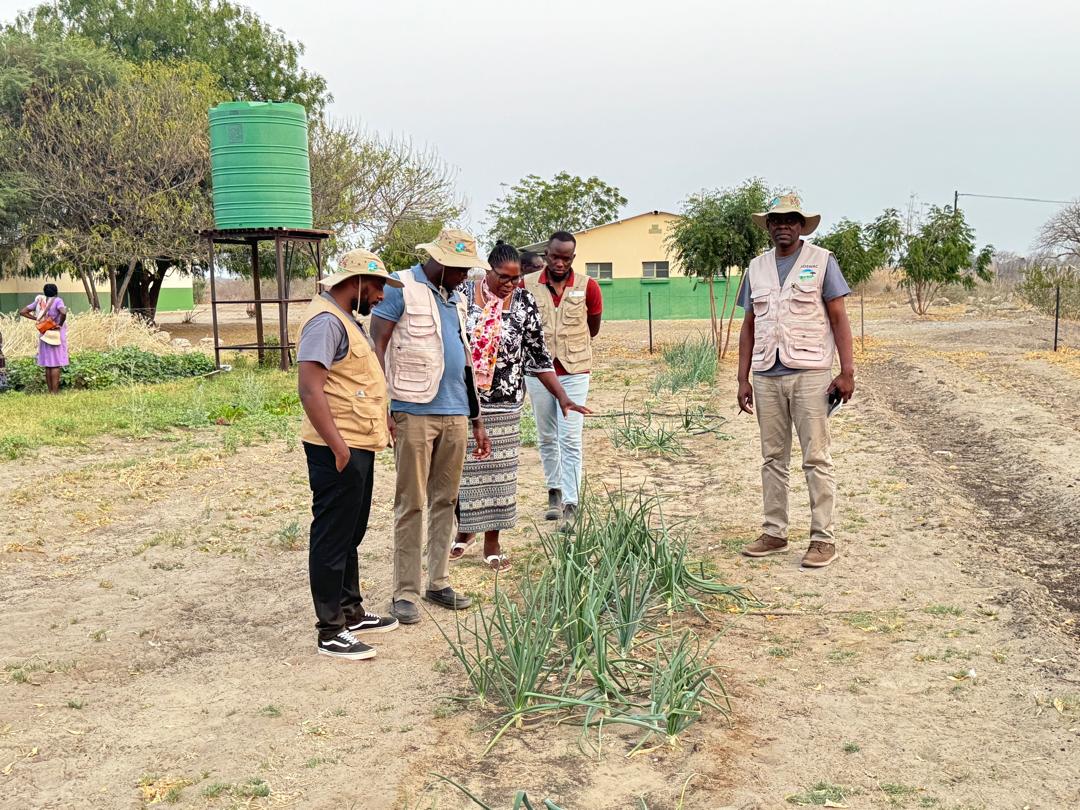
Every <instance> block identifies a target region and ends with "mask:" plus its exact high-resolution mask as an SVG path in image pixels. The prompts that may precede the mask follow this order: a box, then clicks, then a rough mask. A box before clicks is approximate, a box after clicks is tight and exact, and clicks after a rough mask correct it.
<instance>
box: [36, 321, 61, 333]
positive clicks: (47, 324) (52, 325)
mask: <svg viewBox="0 0 1080 810" xmlns="http://www.w3.org/2000/svg"><path fill="white" fill-rule="evenodd" d="M57 328H59V327H58V326H57V323H56V321H54V320H53V319H52V318H49V317H45V318H42V319H41V320H40V321H38V322H37V330H38V332H40V333H41V334H43V335H44V334H45V333H46V332H50V331H52V330H53V329H57Z"/></svg>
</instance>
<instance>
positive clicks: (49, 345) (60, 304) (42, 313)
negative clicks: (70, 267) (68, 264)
mask: <svg viewBox="0 0 1080 810" xmlns="http://www.w3.org/2000/svg"><path fill="white" fill-rule="evenodd" d="M42 292H43V293H44V295H39V296H38V297H37V298H35V299H34V303H32V304H29V305H28V306H25V307H23V308H22V309H20V310H19V314H20V315H22V316H23V317H24V318H29V319H30V320H32V321H37V322H38V323H39V324H42V323H45V322H46V321H52V323H53V324H54V326H55V328H52V329H48V330H46V331H44V332H42V333H41V334H40V336H39V338H38V356H37V364H38V365H39V366H41V367H42V368H43V369H45V383H46V384H47V385H48V386H49V393H50V394H56V393H59V391H60V369H62V368H64V367H66V366H67V364H68V347H67V307H66V306H64V299H63V298H61V297H60V293H59V291H58V290H57V289H56V285H55V284H46V285H45V288H44V289H43V290H42Z"/></svg>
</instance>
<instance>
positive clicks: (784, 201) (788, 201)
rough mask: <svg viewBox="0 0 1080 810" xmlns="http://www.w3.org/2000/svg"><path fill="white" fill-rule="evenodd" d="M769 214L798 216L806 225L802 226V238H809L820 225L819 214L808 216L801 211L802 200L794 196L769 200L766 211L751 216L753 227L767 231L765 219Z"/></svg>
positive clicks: (783, 195) (782, 196)
mask: <svg viewBox="0 0 1080 810" xmlns="http://www.w3.org/2000/svg"><path fill="white" fill-rule="evenodd" d="M769 214H798V215H799V216H801V217H802V218H803V219H804V220H806V224H805V225H803V229H802V235H803V236H809V235H810V234H812V233H813V232H814V231H816V230H817V226H818V225H820V224H821V214H808V213H806V212H805V211H803V210H802V200H800V199H799V197H798V195H795V194H782V195H780V196H779V197H773V198H772V199H771V200H769V208H768V210H766V211H762V212H761V213H760V214H751V215H750V217H751V218H752V219H753V220H754V224H755V225H757V226H758V227H759V228H761V229H762V230H763V231H767V230H768V228H767V227H766V225H765V218H766V217H768V216H769Z"/></svg>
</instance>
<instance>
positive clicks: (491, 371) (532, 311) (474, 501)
mask: <svg viewBox="0 0 1080 810" xmlns="http://www.w3.org/2000/svg"><path fill="white" fill-rule="evenodd" d="M488 264H489V265H490V266H491V270H489V271H488V272H487V273H486V274H485V275H484V277H483V278H482V279H479V280H477V281H466V282H465V285H464V287H463V288H459V289H461V291H462V292H463V293H464V297H465V300H466V301H467V306H468V313H467V317H466V322H465V323H466V329H467V332H468V334H469V339H470V350H471V352H472V361H473V372H474V374H475V378H476V387H477V389H478V391H479V394H480V411H481V414H482V415H483V418H484V427H485V428H486V429H487V434H488V438H489V439H490V440H491V454H490V455H489V456H488V457H487V458H484V459H477V458H476V457H475V456H474V452H475V450H476V447H475V444H474V443H473V441H472V439H470V440H469V449H468V451H467V452H466V454H465V470H464V472H463V473H462V476H461V491H460V494H459V495H458V532H459V533H458V537H457V542H455V543H454V545H453V547H452V548H451V550H450V559H451V560H457V559H461V557H462V555H464V553H465V551H466V550H467V549H468V548H469V546H471V545H472V544H473V542H474V539H475V535H476V534H477V533H479V532H483V533H484V561H485V562H486V563H487V564H488V565H489V566H491V568H492V569H494V570H495V571H504V570H506V569H507V568H509V566H510V561H509V559H508V558H507V556H506V554H504V553H503V550H502V547H501V546H500V544H499V533H500V532H501V531H502V530H503V529H510V528H513V526H514V525H515V524H516V523H517V470H518V451H519V449H520V447H521V410H522V407H523V406H524V402H525V373H526V371H527V372H528V373H529V374H530V375H535V376H536V377H537V378H538V379H539V380H540V381H541V382H542V383H543V384H544V387H545V388H547V390H548V391H550V392H551V395H552V396H554V397H555V398H556V399H557V400H558V401H559V405H560V406H561V407H562V410H563V413H564V414H565V413H567V412H568V411H577V412H579V413H584V414H587V413H590V411H589V410H588V409H587V408H583V407H581V406H579V405H575V404H574V403H573V402H571V401H570V398H569V397H568V396H567V395H566V392H565V391H564V390H563V387H562V385H561V384H560V383H559V378H558V377H556V376H555V367H554V365H553V363H552V360H551V355H550V354H549V353H548V350H547V346H546V345H545V344H544V328H543V324H542V323H541V321H540V310H539V308H538V307H537V305H536V299H535V298H533V297H532V294H531V293H529V292H528V291H527V290H526V289H525V288H523V287H521V286H519V282H520V281H521V260H520V257H519V255H518V252H517V250H515V249H514V247H513V246H512V245H507V244H504V243H502V242H500V243H499V244H497V245H496V246H495V249H494V250H493V251H492V252H491V255H490V256H488Z"/></svg>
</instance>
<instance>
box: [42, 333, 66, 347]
mask: <svg viewBox="0 0 1080 810" xmlns="http://www.w3.org/2000/svg"><path fill="white" fill-rule="evenodd" d="M40 337H41V342H42V343H44V344H45V345H47V346H59V345H60V343H61V340H60V330H59V329H49V330H47V331H45V332H42V333H41V335H40Z"/></svg>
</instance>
